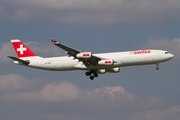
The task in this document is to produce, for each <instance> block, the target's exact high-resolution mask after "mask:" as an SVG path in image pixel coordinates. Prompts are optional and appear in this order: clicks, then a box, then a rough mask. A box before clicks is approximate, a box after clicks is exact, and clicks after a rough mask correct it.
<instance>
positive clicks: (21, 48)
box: [17, 45, 27, 55]
mask: <svg viewBox="0 0 180 120" xmlns="http://www.w3.org/2000/svg"><path fill="white" fill-rule="evenodd" d="M26 50H27V48H26V47H23V45H20V48H17V51H18V52H20V54H21V55H22V54H24V51H26Z"/></svg>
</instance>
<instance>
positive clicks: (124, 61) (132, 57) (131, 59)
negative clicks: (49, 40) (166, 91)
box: [15, 50, 174, 71]
mask: <svg viewBox="0 0 180 120" xmlns="http://www.w3.org/2000/svg"><path fill="white" fill-rule="evenodd" d="M148 51H150V52H149V53H148ZM93 55H94V56H98V57H102V58H105V59H107V60H113V64H112V65H99V64H92V65H88V66H86V65H85V64H83V62H82V61H79V60H78V59H75V58H74V57H68V56H63V57H51V58H42V57H38V56H37V57H25V58H21V59H22V60H28V61H30V64H29V65H27V66H28V67H33V68H38V69H44V70H52V71H67V70H89V69H94V70H101V69H111V68H115V67H123V66H134V65H148V64H158V63H161V62H165V61H168V60H170V59H172V58H173V57H174V55H172V54H170V53H168V52H167V51H163V50H138V51H127V52H112V53H101V54H93ZM15 63H16V64H18V62H16V61H15Z"/></svg>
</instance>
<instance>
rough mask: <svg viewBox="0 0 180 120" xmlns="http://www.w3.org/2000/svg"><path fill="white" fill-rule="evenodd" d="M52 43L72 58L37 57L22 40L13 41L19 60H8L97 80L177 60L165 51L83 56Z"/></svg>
mask: <svg viewBox="0 0 180 120" xmlns="http://www.w3.org/2000/svg"><path fill="white" fill-rule="evenodd" d="M51 41H52V43H53V44H54V45H56V46H58V47H60V48H62V49H63V50H65V51H66V53H67V54H68V55H69V56H63V57H50V58H43V57H39V56H37V55H36V54H34V53H33V52H32V51H31V50H30V49H29V48H28V47H26V46H25V45H24V44H23V43H22V42H21V41H20V40H18V39H15V40H11V42H12V44H13V46H14V49H15V51H16V53H17V55H18V57H19V58H16V57H12V56H8V57H9V58H11V59H13V60H14V63H15V64H18V65H24V66H27V67H32V68H38V69H43V70H51V71H68V70H84V71H86V73H85V74H86V75H87V76H90V79H91V80H93V79H94V77H98V74H105V73H107V72H109V73H118V72H119V71H120V67H124V66H134V65H148V64H156V70H158V69H159V63H162V62H165V61H168V60H170V59H172V58H173V57H174V55H173V54H170V53H169V52H168V51H164V50H135V51H126V52H111V53H101V54H92V53H91V52H83V51H80V50H76V49H73V48H70V47H68V46H65V45H63V44H60V43H58V42H57V41H56V40H54V39H51Z"/></svg>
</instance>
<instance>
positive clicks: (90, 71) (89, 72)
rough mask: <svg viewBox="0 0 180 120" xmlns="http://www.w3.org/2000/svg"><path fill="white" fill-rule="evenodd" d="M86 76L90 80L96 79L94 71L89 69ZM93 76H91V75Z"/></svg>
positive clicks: (96, 75)
mask: <svg viewBox="0 0 180 120" xmlns="http://www.w3.org/2000/svg"><path fill="white" fill-rule="evenodd" d="M85 74H86V76H90V77H89V78H90V79H91V80H93V79H94V77H98V74H97V73H96V71H94V70H93V69H90V70H89V71H88V72H86V73H85ZM92 74H93V75H92Z"/></svg>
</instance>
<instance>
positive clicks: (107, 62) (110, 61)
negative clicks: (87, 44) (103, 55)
mask: <svg viewBox="0 0 180 120" xmlns="http://www.w3.org/2000/svg"><path fill="white" fill-rule="evenodd" d="M113 63H114V61H113V60H100V61H99V62H98V64H99V65H113Z"/></svg>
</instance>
